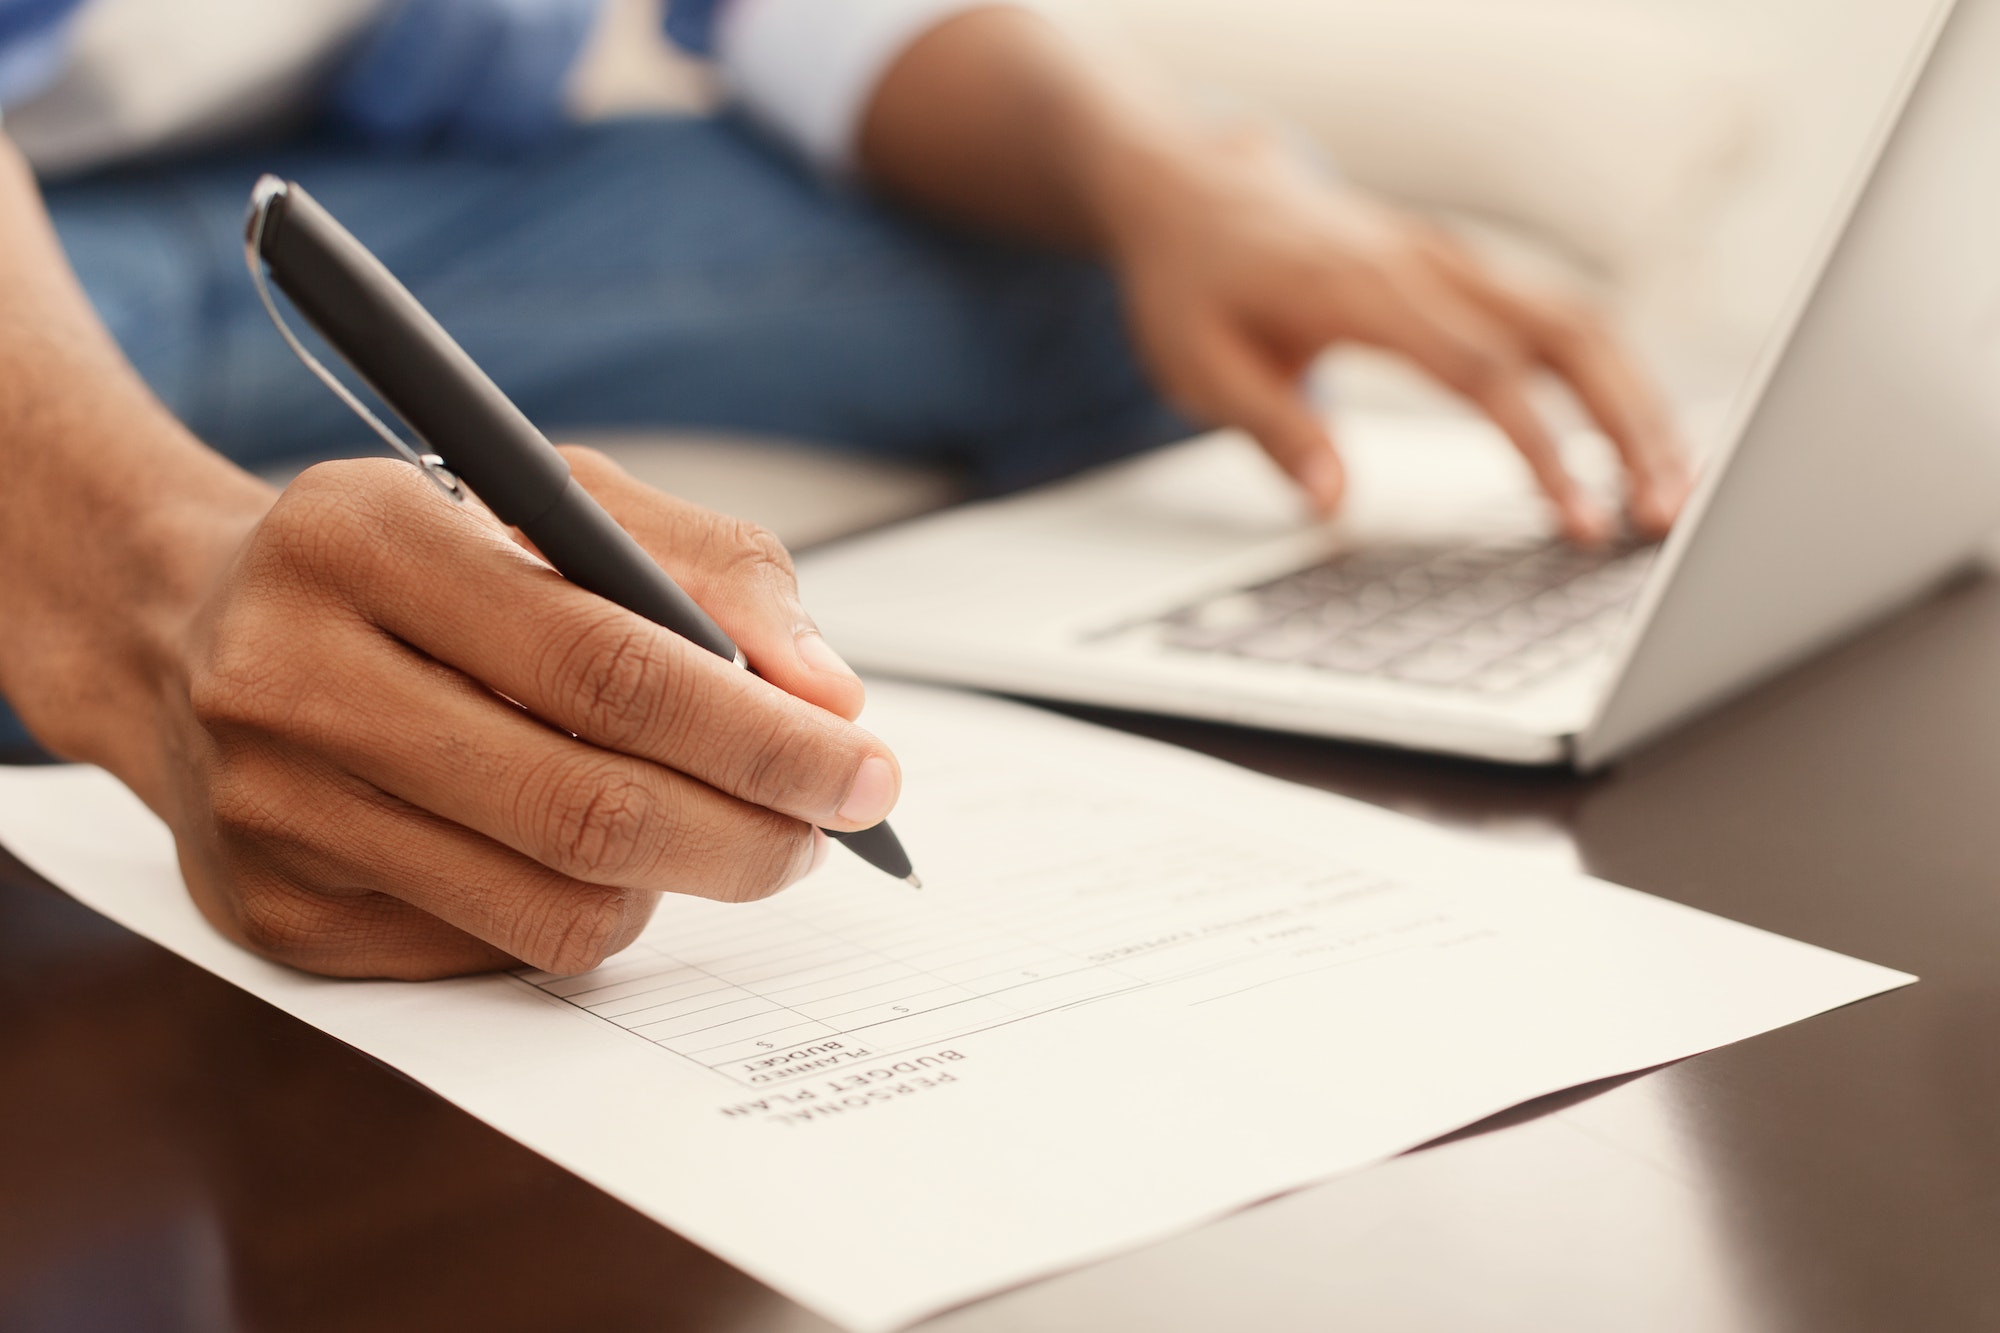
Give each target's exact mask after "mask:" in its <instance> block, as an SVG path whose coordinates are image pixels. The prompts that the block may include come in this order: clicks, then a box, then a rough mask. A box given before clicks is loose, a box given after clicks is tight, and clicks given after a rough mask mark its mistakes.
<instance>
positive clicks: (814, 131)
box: [715, 0, 992, 173]
mask: <svg viewBox="0 0 2000 1333" xmlns="http://www.w3.org/2000/svg"><path fill="white" fill-rule="evenodd" d="M991 3H992V0H730V2H729V4H728V5H727V6H726V7H725V8H724V9H723V11H722V14H721V16H720V19H719V22H718V25H717V28H716V33H715V56H716V63H717V65H718V67H719V69H720V71H721V76H722V86H723V88H724V90H725V91H726V92H727V93H728V95H729V96H730V97H731V98H732V99H733V100H734V101H736V102H737V103H738V104H739V105H741V106H742V107H743V108H744V109H745V110H746V111H748V112H749V113H750V115H751V116H752V117H754V118H755V119H756V120H758V121H759V122H761V123H762V124H763V125H764V126H765V127H766V128H768V129H769V130H771V131H772V132H773V133H774V134H776V135H778V137H780V138H781V139H783V140H785V141H786V142H787V143H789V144H791V145H792V146H793V147H794V148H796V149H798V150H799V151H800V152H801V153H803V154H804V155H805V156H806V158H807V159H808V160H809V161H811V162H812V163H813V164H814V165H815V166H818V167H820V168H821V169H822V170H826V171H830V172H834V173H841V172H845V171H848V170H850V169H852V167H853V166H854V156H855V152H856V149H857V147H858V142H857V141H858V139H859V137H860V133H861V120H862V117H863V116H864V115H865V114H866V112H867V110H868V103H869V100H870V98H871V97H872V96H873V94H874V92H875V86H876V84H878V83H880V82H881V79H882V76H883V75H884V74H886V73H887V72H888V70H889V67H890V66H891V65H892V64H894V63H895V62H896V59H897V57H899V56H901V55H902V54H903V52H904V51H905V50H907V49H908V48H909V47H910V45H911V43H913V42H915V41H916V40H917V38H919V37H921V36H922V35H923V34H924V33H926V32H928V31H930V30H931V29H932V28H933V27H935V26H937V25H938V24H939V23H942V22H943V21H944V20H945V19H947V18H949V17H951V16H952V15H954V14H960V13H964V12H965V11H967V10H970V9H978V8H985V7H987V6H988V5H990V4H991Z"/></svg>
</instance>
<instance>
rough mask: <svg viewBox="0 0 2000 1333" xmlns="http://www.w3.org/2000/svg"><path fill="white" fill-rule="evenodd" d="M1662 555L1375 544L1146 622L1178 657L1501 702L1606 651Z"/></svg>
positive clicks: (1548, 547) (1643, 549)
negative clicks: (1309, 671) (1293, 668)
mask: <svg viewBox="0 0 2000 1333" xmlns="http://www.w3.org/2000/svg"><path fill="white" fill-rule="evenodd" d="M1652 559H1653V548H1652V547H1651V546H1638V545H1632V544H1626V545H1617V546H1609V547H1605V548H1603V549H1600V550H1595V551H1584V550H1578V549H1576V548H1575V547H1571V546H1568V545H1566V544H1562V543H1553V542H1547V541H1533V542H1521V543H1518V544H1513V545H1491V544H1483V545H1472V546H1452V547H1439V546H1428V547H1423V546H1402V547H1370V548H1365V549H1362V550H1358V551H1351V552H1348V553H1345V554H1342V555H1338V556H1335V557H1334V558H1332V559H1330V560H1327V561H1325V562H1323V563H1321V564H1316V565H1310V566H1308V567H1306V568H1304V569H1299V570H1294V571H1292V572H1290V573H1288V574H1284V575H1281V576H1280V577H1278V578H1274V579H1270V580H1267V581H1265V582H1263V583H1259V584H1256V585H1254V586H1251V587H1248V588H1243V589H1240V590H1237V591H1234V592H1228V593H1222V594H1218V595H1216V596H1212V597H1208V598H1204V599H1203V600H1201V601H1199V602H1194V603H1190V604H1189V605H1187V606H1183V607H1180V608H1177V609H1176V610H1173V611H1170V612H1168V613H1167V614H1166V615H1164V616H1161V617H1159V618H1157V619H1156V620H1154V621H1151V622H1149V623H1150V626H1151V627H1152V629H1153V630H1154V631H1155V632H1156V633H1157V636H1158V641H1159V642H1160V643H1162V644H1164V645H1165V646H1167V647H1169V648H1171V649H1174V650H1178V651H1183V652H1197V653H1221V654H1227V655H1229V656H1232V657H1238V658H1247V659H1252V660H1256V661H1264V662H1279V663H1295V664H1300V665H1305V666H1310V667H1316V668H1319V669H1321V670H1326V671H1337V672H1346V673H1349V674H1356V675H1371V676H1386V677H1388V678H1390V679H1394V680H1399V681H1406V682H1409V683H1412V684H1418V685H1432V686H1440V687H1450V688H1458V689H1470V690H1475V691H1479V692H1482V693H1492V694H1500V693H1507V692H1511V691H1515V690H1520V689H1524V688H1526V687H1528V686H1530V685H1533V684H1535V683H1536V682H1538V681H1540V680H1542V679H1544V678H1546V677H1548V676H1550V675H1552V674H1554V673H1556V672H1558V671H1561V670H1563V669H1565V668H1567V667H1569V666H1572V665H1574V664H1575V663H1577V662H1579V661H1581V660H1583V659H1584V658H1587V657H1589V656H1591V655H1592V654H1594V653H1597V652H1600V651H1602V650H1603V649H1604V648H1605V647H1606V646H1607V644H1608V643H1609V642H1610V640H1611V638H1612V637H1613V636H1614V635H1615V634H1616V633H1617V632H1618V629H1619V627H1620V626H1621V625H1622V624H1623V623H1624V620H1625V614H1626V612H1627V611H1628V610H1629V609H1630V607H1631V604H1632V600H1633V599H1634V598H1635V597H1636V596H1637V595H1638V591H1639V586H1640V584H1641V583H1642V582H1643V581H1644V579H1645V577H1646V570H1647V568H1648V566H1650V565H1651V563H1652Z"/></svg>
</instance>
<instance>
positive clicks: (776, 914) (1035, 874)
mask: <svg viewBox="0 0 2000 1333" xmlns="http://www.w3.org/2000/svg"><path fill="white" fill-rule="evenodd" d="M1153 854H1154V855H1155V856H1158V857H1159V858H1160V859H1161V861H1163V862H1164V861H1173V862H1176V863H1177V865H1178V868H1179V869H1180V870H1181V871H1182V872H1184V873H1185V872H1189V871H1193V872H1196V873H1195V875H1194V879H1195V882H1196V883H1197V884H1200V885H1201V886H1202V887H1199V888H1193V887H1190V888H1186V889H1183V890H1182V891H1180V892H1178V893H1172V894H1169V895H1167V896H1168V897H1169V898H1171V899H1173V900H1175V902H1176V904H1177V906H1178V908H1179V909H1180V910H1181V911H1182V912H1187V913H1190V914H1191V915H1189V916H1183V917H1182V918H1181V928H1179V929H1173V930H1169V931H1166V932H1163V931H1162V929H1161V926H1162V921H1161V915H1160V912H1161V908H1162V907H1163V906H1165V905H1166V904H1164V903H1163V902H1162V901H1161V899H1160V898H1159V897H1157V896H1155V895H1154V894H1151V893H1146V892H1144V891H1139V892H1133V891H1132V887H1131V886H1132V879H1131V877H1130V875H1129V870H1130V867H1129V866H1127V867H1126V869H1127V872H1128V873H1127V875H1126V876H1116V877H1115V876H1112V875H1110V874H1109V873H1107V872H1108V871H1110V870H1111V869H1112V864H1113V863H1114V862H1117V861H1124V860H1129V859H1130V857H1131V853H1130V852H1129V851H1127V852H1123V853H1115V854H1107V860H1106V862H1105V863H1104V864H1093V862H1095V861H1096V860H1097V858H1095V857H1087V858H1083V859H1082V860H1081V861H1079V860H1078V859H1076V858H1075V857H1074V856H1073V854H1072V855H1071V856H1070V857H1068V858H1067V859H1066V864H1064V866H1063V870H1065V871H1066V872H1067V873H1054V872H1055V869H1056V866H1055V864H1054V860H1053V859H1052V861H1051V862H1050V863H1046V864H1042V865H1034V866H1023V867H1019V868H1017V874H1018V877H1017V878H1015V877H1010V882H1009V883H1008V884H1007V885H1006V886H1005V888H1006V890H1007V891H1006V892H1005V893H1002V894H1000V895H997V897H994V898H987V899H986V900H985V901H983V902H982V903H981V904H980V905H979V907H980V910H977V911H971V910H966V911H959V910H954V909H952V908H950V907H946V906H945V905H943V904H942V903H939V902H937V901H935V900H932V899H918V898H912V897H909V896H907V895H896V894H891V893H882V892H877V891H876V890H877V888H878V886H876V885H874V884H872V883H859V884H857V883H838V882H836V883H826V884H821V885H814V886H809V887H803V888H800V889H794V890H792V891H790V892H789V893H787V894H786V895H784V896H783V897H782V898H779V899H773V900H771V901H768V902H765V903H759V904H756V905H754V906H752V907H749V908H743V907H737V908H727V907H718V906H716V905H715V904H711V903H701V902H689V901H686V900H682V901H673V900H669V901H667V902H664V903H662V904H661V907H660V911H659V913H658V915H657V916H656V917H655V920H654V922H653V924H652V925H651V926H650V927H649V928H648V930H647V931H646V933H645V935H644V936H642V937H641V939H640V940H639V942H638V943H636V944H635V945H633V946H632V947H631V948H630V949H628V950H627V951H626V952H624V953H623V954H621V955H619V956H618V957H617V958H615V959H613V960H612V961H611V962H610V963H608V964H606V965H605V966H604V967H601V968H599V969H597V970H596V971H594V972H591V973H589V974H587V975H584V976H580V977H559V976H553V975H551V974H549V973H546V972H539V971H535V970H532V969H524V970H522V971H519V972H517V973H515V975H516V976H517V977H519V978H521V979H522V980H524V981H526V982H528V983H529V984H531V985H534V986H536V987H537V988H539V989H541V990H543V991H544V992H546V993H548V994H549V995H552V996H555V997H557V998H559V999H562V1000H564V1001H567V1002H568V1003H570V1004H572V1005H575V1006H576V1007H578V1008H580V1009H583V1010H584V1011H586V1012H588V1013H590V1014H593V1015H595V1016H596V1017H598V1018H601V1019H604V1020H605V1021H607V1022H610V1023H613V1024H615V1025H617V1026H618V1027H620V1028H623V1029H625V1030H626V1031H629V1032H632V1033H634V1034H635V1035H638V1036H641V1037H644V1038H645V1039H647V1040H648V1041H651V1042H653V1043H654V1044H656V1045H658V1046H661V1047H663V1048H665V1049H666V1050H669V1051H672V1052H674V1053H676V1054H678V1055H681V1056H685V1057H687V1058H688V1059H691V1060H694V1061H696V1062H698V1063H700V1064H702V1065H705V1066H707V1067H708V1068H710V1069H712V1070H715V1071H716V1072H718V1073H721V1074H725V1075H728V1076H730V1077H732V1078H735V1079H738V1080H740V1081H746V1082H754V1083H757V1084H769V1083H772V1082H778V1081H783V1080H784V1079H785V1078H786V1077H789V1075H787V1074H786V1073H785V1072H784V1070H783V1067H782V1066H783V1062H782V1061H774V1060H773V1059H772V1057H773V1056H782V1055H784V1054H785V1053H788V1052H792V1051H795V1050H798V1049H799V1048H802V1047H809V1046H812V1045H814V1044H817V1043H824V1042H829V1041H838V1042H840V1043H841V1044H842V1045H841V1050H842V1051H844V1052H845V1053H846V1054H847V1055H848V1056H849V1057H868V1058H874V1057H886V1056H889V1055H893V1054H895V1053H897V1052H900V1051H906V1050H909V1049H911V1048H912V1047H915V1046H920V1045H923V1044H926V1043H930V1042H937V1041H944V1040H949V1039H952V1038H956V1037H962V1036H966V1035H969V1034H971V1033H974V1032H978V1031H981V1030H984V1029H987V1028H991V1027H996V1026H999V1025H1002V1024H1007V1023H1012V1022H1015V1021H1018V1020H1020V1019H1023V1018H1028V1017H1032V1016H1034V1015H1037V1014H1043V1013H1048V1012H1051V1011H1053V1010H1057V1009H1063V1008H1067V1007H1069V1006H1072V1005H1075V1004H1079V1003H1084V1002H1087V1001H1091V1000H1096V999H1102V998H1105V997H1108V996H1111V995H1115V994H1119V993H1122V992H1126V991H1131V990H1136V989H1139V988H1141V987H1145V986H1149V985H1156V984H1159V983H1161V982H1164V981H1170V980H1175V979H1178V978H1183V977H1187V976H1189V975H1191V974H1195V973H1210V972H1217V971H1228V972H1232V973H1233V972H1236V971H1239V970H1241V969H1243V968H1245V967H1248V968H1249V969H1250V970H1251V971H1253V972H1258V971H1261V967H1260V966H1259V965H1260V964H1262V965H1280V963H1281V960H1280V959H1279V958H1276V957H1272V956H1270V955H1269V954H1268V952H1267V951H1266V950H1265V948H1263V947H1262V946H1260V945H1259V943H1258V941H1257V938H1256V935H1257V932H1259V931H1263V930H1266V929H1269V928H1274V927H1275V928H1277V929H1279V930H1280V931H1281V932H1282V933H1284V934H1286V935H1287V936H1296V935H1297V933H1298V930H1299V929H1300V928H1301V927H1302V926H1305V927H1306V928H1307V929H1308V930H1309V931H1310V932H1311V933H1312V934H1313V935H1314V936H1315V937H1318V938H1321V939H1323V938H1324V937H1323V936H1319V935H1318V932H1317V931H1316V930H1312V929H1311V925H1310V923H1313V922H1315V921H1316V920H1317V919H1319V918H1320V917H1321V914H1322V913H1324V912H1327V911H1329V910H1331V909H1333V908H1334V907H1335V906H1336V905H1337V904H1341V903H1351V900H1352V899H1353V898H1354V897H1355V896H1357V895H1362V894H1367V893H1370V892H1374V891H1376V890H1378V889H1379V887H1380V886H1379V885H1378V884H1376V883H1374V882H1373V877H1371V876H1367V875H1364V874H1359V873H1356V872H1353V871H1351V870H1349V871H1342V870H1333V871H1331V873H1329V872H1328V870H1327V869H1326V868H1321V869H1320V870H1319V873H1317V874H1315V875H1314V876H1312V877H1311V878H1310V879H1309V880H1306V881H1304V882H1302V881H1301V878H1300V877H1299V876H1298V874H1297V873H1296V870H1295V868H1293V867H1290V866H1281V864H1280V863H1279V862H1277V861H1276V860H1274V861H1273V862H1272V863H1271V864H1270V865H1269V866H1268V867H1267V869H1268V870H1269V871H1270V874H1269V877H1268V878H1267V879H1265V880H1264V887H1263V888H1262V889H1261V891H1260V890H1255V889H1253V890H1249V891H1247V892H1246V891H1244V890H1242V889H1240V888H1239V889H1237V890H1235V891H1231V892H1226V893H1225V892H1221V891H1218V887H1217V886H1219V885H1220V884H1222V883H1224V882H1226V881H1225V880H1224V879H1223V877H1221V876H1219V875H1218V876H1216V877H1215V879H1214V880H1212V881H1211V880H1209V879H1208V877H1207V876H1203V875H1201V874H1199V871H1200V869H1201V867H1200V866H1199V865H1198V864H1191V862H1198V861H1199V860H1200V858H1198V857H1190V856H1189V855H1188V854H1187V852H1186V850H1185V849H1184V848H1179V847H1175V846H1174V845H1173V840H1171V839H1162V840H1160V841H1159V842H1158V843H1155V844H1153ZM1056 856H1057V857H1060V856H1061V853H1056ZM1238 859H1239V860H1240V859H1241V858H1238ZM1237 868H1238V869H1239V870H1241V869H1242V868H1243V867H1242V866H1240V865H1239V866H1238V867H1237ZM1285 870H1291V871H1293V873H1282V871H1285ZM1121 880H1122V884H1121V882H1120V881H1121ZM1093 882H1094V884H1095V885H1097V886H1105V885H1110V884H1116V885H1119V886H1120V888H1122V889H1123V891H1118V890H1116V889H1114V890H1112V891H1109V892H1106V891H1105V890H1104V888H1102V887H1098V888H1096V889H1095V891H1093V890H1091V889H1084V890H1081V891H1079V888H1078V885H1079V883H1082V884H1092V883H1093ZM1156 882H1157V881H1156ZM1217 979H1218V981H1219V980H1220V977H1219V976H1218V978H1217ZM798 1072H799V1073H800V1074H801V1075H803V1074H806V1073H810V1072H811V1068H810V1065H806V1066H804V1067H801V1068H800V1069H799V1071H798Z"/></svg>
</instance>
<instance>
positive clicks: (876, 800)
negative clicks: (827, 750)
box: [839, 754, 896, 828]
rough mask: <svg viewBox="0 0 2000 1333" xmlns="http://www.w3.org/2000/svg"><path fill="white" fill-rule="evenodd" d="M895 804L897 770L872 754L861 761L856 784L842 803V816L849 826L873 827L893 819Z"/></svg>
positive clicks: (840, 813) (886, 761)
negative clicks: (891, 811) (891, 817)
mask: <svg viewBox="0 0 2000 1333" xmlns="http://www.w3.org/2000/svg"><path fill="white" fill-rule="evenodd" d="M895 804H896V770H895V769H893V768H891V767H889V761H888V760H887V759H884V758H882V757H881V756H880V755H873V754H871V755H869V756H868V757H867V758H866V759H863V760H862V761H861V769H860V771H859V772H857V773H856V774H855V775H854V785H853V786H852V787H849V788H848V789H847V799H846V800H844V801H842V802H841V803H840V810H839V815H840V818H841V819H843V820H845V821H846V822H847V823H850V824H858V825H860V826H861V827H862V828H873V827H875V825H877V824H879V823H881V822H882V821H883V820H885V819H887V818H888V817H889V810H890V808H891V807H892V806H894V805H895Z"/></svg>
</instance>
